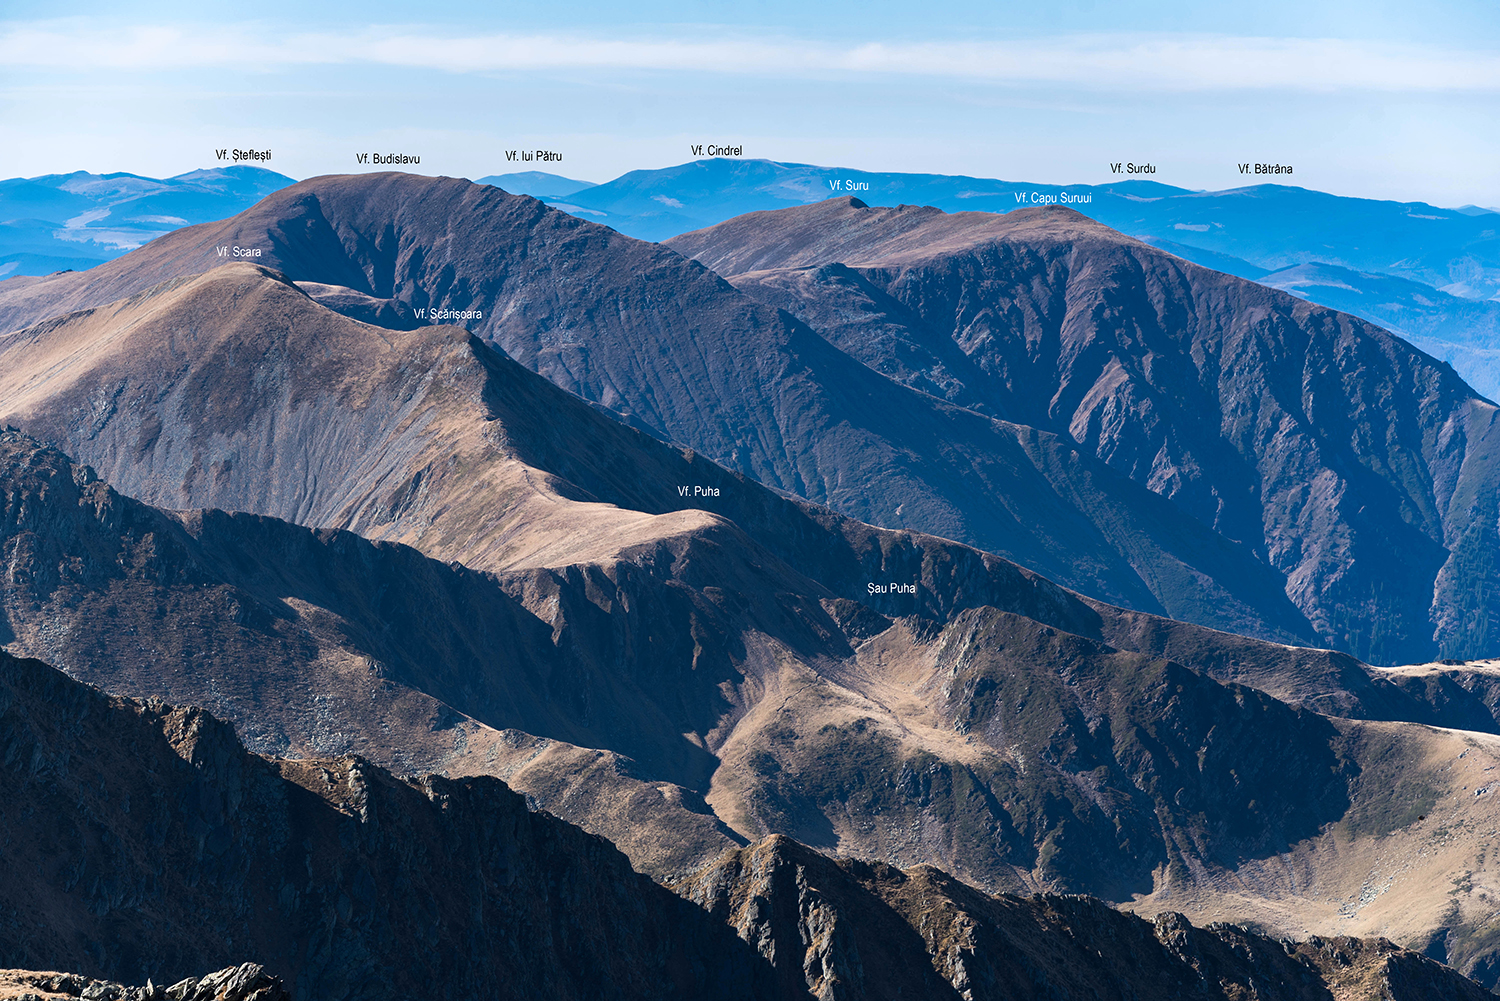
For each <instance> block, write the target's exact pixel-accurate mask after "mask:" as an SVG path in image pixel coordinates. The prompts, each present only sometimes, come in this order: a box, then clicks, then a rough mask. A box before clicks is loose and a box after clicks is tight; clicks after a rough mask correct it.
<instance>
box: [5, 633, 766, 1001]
mask: <svg viewBox="0 0 1500 1001" xmlns="http://www.w3.org/2000/svg"><path fill="white" fill-rule="evenodd" d="M0 748H3V765H0V797H3V799H4V802H5V803H6V809H5V810H4V811H3V813H0V844H3V845H4V846H5V847H4V851H5V866H4V875H3V877H0V965H4V966H7V967H13V968H20V969H25V968H31V969H37V968H42V969H45V968H49V967H52V968H55V967H58V966H62V967H64V968H68V969H72V970H77V971H79V972H80V973H81V974H82V975H84V976H86V977H89V978H105V979H108V980H110V981H117V982H122V983H144V982H146V981H147V980H148V978H149V979H150V980H152V981H157V982H161V983H180V981H181V980H182V978H184V977H186V976H188V974H189V972H190V971H193V970H201V969H204V968H210V969H212V968H214V967H218V966H220V965H221V964H224V963H225V962H226V961H227V957H230V956H239V957H251V958H252V959H253V961H254V962H256V963H259V964H261V965H262V966H264V967H265V969H267V970H269V971H271V972H272V973H273V974H275V975H276V976H278V977H280V978H281V979H282V980H283V981H284V982H285V983H286V984H287V986H288V988H289V989H290V990H291V993H292V994H293V995H294V996H295V997H296V998H298V999H318V1001H325V999H340V998H351V999H352V998H360V999H382V998H405V997H417V996H439V997H479V996H484V997H494V998H517V999H520V998H537V997H549V998H564V999H566V998H590V999H596V998H621V999H624V998H647V997H689V998H698V997H705V996H719V997H735V998H755V997H770V996H772V995H771V993H770V992H769V991H768V990H767V989H766V987H765V986H764V976H763V974H762V973H761V972H759V971H760V968H761V967H762V966H763V964H762V962H761V961H760V960H759V958H758V957H756V956H755V955H754V953H753V952H751V951H750V950H749V948H748V947H747V946H743V945H742V944H741V943H740V942H739V940H738V939H736V938H735V937H734V936H733V934H732V933H730V932H729V930H728V929H727V928H726V929H719V928H717V927H716V926H715V925H713V924H712V923H710V922H708V921H706V920H704V919H703V918H702V916H701V912H698V911H697V910H696V909H694V908H692V907H691V906H690V905H688V904H687V903H685V902H684V901H682V900H680V899H679V898H677V897H676V896H674V895H672V894H671V893H670V892H668V891H667V890H665V889H663V888H661V887H659V886H657V885H656V884H654V883H652V882H651V881H650V880H649V879H647V878H646V877H644V876H640V875H638V874H636V873H635V872H634V871H632V870H631V868H630V866H629V864H628V863H627V861H626V860H625V857H624V856H623V855H621V854H620V853H619V852H618V851H616V850H615V849H614V848H613V847H611V846H610V845H609V844H608V843H607V842H604V841H602V840H600V839H598V838H595V837H592V836H591V835H588V834H585V833H584V832H582V831H580V830H578V829H577V828H575V827H572V826H571V825H569V824H566V823H564V822H562V821H559V820H557V819H555V818H553V817H551V816H548V815H546V814H540V813H532V812H530V811H529V810H527V808H526V805H525V803H524V801H523V800H522V798H521V797H520V796H518V795H516V794H515V793H513V792H511V791H510V790H509V789H507V788H506V787H505V786H504V785H503V784H502V783H500V782H499V781H497V780H494V779H485V778H478V779H462V780H447V779H443V778H439V777H428V778H424V779H420V780H412V781H409V782H407V781H401V780H398V779H395V778H393V777H392V776H391V775H390V774H389V773H388V772H385V771H384V770H382V769H379V768H377V767H375V766H373V765H371V764H370V763H369V762H367V761H365V760H363V759H360V758H358V757H354V756H344V757H341V758H333V759H305V760H301V761H267V760H265V759H263V758H259V757H256V756H254V755H251V754H249V753H248V752H246V751H245V750H244V748H243V747H242V746H241V745H240V743H239V741H238V740H237V739H236V738H235V735H234V731H233V730H232V729H231V728H230V727H229V726H227V725H226V724H224V723H221V722H220V721H218V720H217V719H215V718H213V717H212V716H210V715H208V714H207V713H204V712H203V711H201V710H196V709H184V708H175V707H171V706H167V705H165V704H162V703H159V702H158V703H153V704H146V703H140V702H133V701H129V700H111V699H108V698H106V697H105V696H103V695H102V694H100V693H98V692H97V691H94V690H93V689H90V688H87V687H85V686H83V685H80V684H78V683H77V682H74V681H71V680H69V679H68V678H66V677H65V676H63V675H62V674H60V673H58V672H57V671H54V670H52V669H51V668H49V667H46V666H45V665H43V664H40V663H38V662H36V661H24V660H17V659H15V658H12V657H9V656H5V655H0ZM243 971H244V968H242V972H243ZM247 976H248V973H247V972H246V973H244V975H240V974H235V973H234V972H233V971H231V973H230V974H228V975H227V976H226V975H218V977H217V979H214V978H210V982H209V983H208V984H207V987H208V988H209V989H211V990H212V991H222V990H223V989H226V988H227V987H228V986H230V985H231V984H232V983H241V984H242V985H243V982H244V981H245V979H246V977H247ZM253 979H254V978H253V977H251V978H250V980H251V982H252V983H253ZM204 988H205V984H204V983H203V982H202V981H198V982H197V985H196V986H195V987H193V988H192V989H193V990H195V991H198V992H200V993H201V992H202V991H203V990H204ZM190 996H193V997H197V996H199V995H198V994H193V995H190ZM208 996H217V995H216V994H215V995H208Z"/></svg>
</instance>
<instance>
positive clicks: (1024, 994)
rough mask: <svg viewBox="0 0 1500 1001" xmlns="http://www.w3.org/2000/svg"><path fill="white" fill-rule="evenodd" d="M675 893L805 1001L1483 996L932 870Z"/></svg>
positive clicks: (782, 860)
mask: <svg viewBox="0 0 1500 1001" xmlns="http://www.w3.org/2000/svg"><path fill="white" fill-rule="evenodd" d="M675 888H676V889H677V890H678V892H679V893H682V894H684V895H685V896H687V897H688V898H689V899H691V900H694V901H696V902H698V903H699V904H700V905H701V906H703V907H704V908H705V909H706V910H708V911H709V912H710V913H712V914H714V915H715V916H717V917H720V918H721V919H723V920H726V921H728V922H729V923H730V924H732V925H733V926H734V927H735V929H736V930H737V931H738V932H739V934H740V937H741V938H744V939H746V940H748V941H753V942H758V943H762V945H761V949H762V951H763V952H765V951H770V950H769V949H768V947H770V949H774V950H775V953H774V954H775V955H777V956H780V955H782V954H784V953H787V952H790V953H791V954H792V955H793V956H794V957H796V956H798V955H799V954H802V955H805V959H804V960H803V969H804V970H805V971H806V974H805V981H806V982H807V984H808V986H809V987H812V988H813V990H814V993H815V994H817V995H818V996H819V997H870V998H877V997H878V998H896V997H902V998H905V997H923V998H944V999H948V998H954V999H956V998H966V999H971V1001H980V999H1001V998H1028V999H1030V998H1037V999H1040V998H1095V999H1099V1001H1105V999H1109V1001H1114V999H1121V1001H1124V999H1126V998H1174V997H1195V998H1219V997H1224V998H1242V997H1255V998H1265V999H1271V998H1287V999H1290V998H1327V997H1329V996H1333V997H1338V998H1362V997H1380V998H1389V999H1392V1001H1395V999H1399V998H1411V999H1413V1001H1416V999H1418V998H1423V999H1426V998H1431V999H1440V998H1466V999H1472V1001H1480V999H1481V998H1486V997H1489V996H1491V995H1488V994H1486V993H1485V992H1484V991H1483V990H1482V989H1481V988H1480V987H1479V986H1478V985H1476V984H1473V983H1472V982H1468V981H1462V980H1457V979H1456V978H1454V977H1453V975H1452V974H1451V972H1450V971H1448V970H1446V969H1444V968H1443V967H1442V966H1440V965H1438V964H1437V963H1434V962H1432V961H1431V960H1429V959H1426V958H1423V957H1420V956H1417V955H1415V954H1413V953H1410V952H1406V951H1404V950H1401V949H1398V948H1396V947H1394V946H1393V945H1391V943H1389V942H1386V941H1370V940H1363V941H1361V940H1359V939H1348V938H1339V939H1333V940H1325V939H1319V938H1313V939H1310V940H1308V941H1306V942H1302V943H1294V942H1291V941H1287V940H1282V941H1280V942H1276V941H1271V940H1268V939H1266V938H1263V937H1261V936H1259V935H1256V934H1254V933H1253V932H1250V931H1249V930H1247V929H1245V928H1239V927H1233V926H1227V925H1222V924H1219V925H1211V926H1209V927H1208V928H1206V929H1201V930H1200V929H1197V928H1194V927H1193V926H1192V925H1190V924H1188V923H1187V921H1186V920H1184V919H1183V917H1182V915H1180V914H1174V913H1171V912H1166V913H1163V914H1161V915H1159V916H1158V917H1157V918H1156V919H1155V921H1154V922H1153V923H1152V924H1146V923H1145V922H1143V921H1140V920H1138V919H1133V918H1130V917H1127V916H1125V915H1122V914H1120V913H1118V912H1116V911H1113V910H1111V909H1109V908H1108V907H1105V906H1103V905H1102V904H1101V903H1100V902H1099V901H1097V900H1093V899H1091V898H1088V897H1040V898H1032V899H1030V900H1023V899H1019V898H1016V897H1011V896H1006V897H999V898H996V897H988V896H985V895H984V894H981V893H977V892H975V891H974V890H973V889H972V888H971V887H968V886H965V885H964V884H962V883H960V882H958V881H957V880H954V879H952V878H951V877H950V876H948V875H947V874H946V873H943V872H941V871H939V870H936V869H932V868H929V867H925V866H923V867H917V868H914V869H911V870H907V871H904V872H903V871H902V870H900V869H896V868H894V867H892V866H888V865H883V864H879V863H877V864H873V865H872V864H868V863H864V862H859V861H854V860H847V859H846V860H840V861H838V862H834V861H832V860H830V859H827V858H823V857H822V856H819V855H818V854H816V853H815V852H811V851H809V850H807V849H806V848H804V847H803V846H801V845H799V844H797V843H796V842H793V841H790V840H788V839H785V838H768V839H766V840H765V841H763V842H761V843H759V844H757V845H754V846H753V847H750V848H745V849H742V850H738V851H734V852H729V853H726V854H725V856H724V857H723V858H721V859H719V860H718V861H716V862H715V863H714V864H713V865H712V866H708V867H706V868H705V869H704V870H702V871H701V872H699V873H695V874H694V875H693V876H691V877H689V878H687V879H684V880H682V881H680V882H679V883H677V884H676V885H675ZM873 943H878V944H879V945H880V946H881V948H879V949H872V948H871V947H870V946H871V944H873ZM856 945H857V946H858V947H859V948H858V951H857V952H856V950H855V949H854V948H853V947H854V946H856ZM924 947H925V951H926V953H927V954H928V955H929V956H931V957H932V961H931V967H928V966H927V965H926V964H923V963H922V962H921V958H922V956H921V952H922V950H923V948H924ZM777 972H778V973H779V974H781V975H782V976H783V977H784V979H783V981H782V982H783V983H784V984H787V986H788V987H792V986H794V985H793V984H792V983H791V981H792V979H793V978H792V977H789V976H787V973H789V972H791V971H787V970H786V969H785V967H784V966H780V967H779V968H778V971H777ZM934 973H936V974H937V976H933V974H934ZM795 986H800V985H795ZM820 988H821V990H820Z"/></svg>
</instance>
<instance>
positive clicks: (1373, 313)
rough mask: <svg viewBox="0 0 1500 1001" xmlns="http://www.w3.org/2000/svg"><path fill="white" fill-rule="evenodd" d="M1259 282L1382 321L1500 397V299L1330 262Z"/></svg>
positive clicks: (1479, 387)
mask: <svg viewBox="0 0 1500 1001" xmlns="http://www.w3.org/2000/svg"><path fill="white" fill-rule="evenodd" d="M1497 221H1500V220H1497ZM1175 252H1176V251H1174V253H1175ZM1198 263H1200V264H1208V262H1207V261H1199V262H1198ZM1210 266H1212V265H1210ZM1220 270H1224V269H1222V268H1221V269H1220ZM1255 280H1256V281H1258V282H1260V283H1261V284H1262V285H1269V286H1270V287H1271V288H1279V289H1281V290H1282V291H1284V292H1290V293H1291V294H1292V295H1295V296H1297V297H1299V298H1302V299H1308V300H1310V301H1312V302H1316V303H1319V304H1320V305H1324V306H1332V307H1333V308H1335V309H1341V310H1343V311H1344V312H1346V313H1353V314H1354V315H1355V316H1359V317H1363V318H1364V319H1366V320H1369V321H1370V322H1371V323H1378V324H1380V325H1381V326H1383V327H1385V328H1386V329H1387V330H1391V331H1394V332H1395V333H1398V334H1400V335H1401V336H1403V337H1405V338H1406V339H1407V340H1409V341H1411V342H1412V343H1413V344H1415V345H1416V346H1417V347H1419V348H1421V349H1422V350H1423V351H1426V352H1427V353H1428V354H1430V355H1432V356H1433V357H1435V358H1441V359H1442V360H1443V361H1445V362H1448V363H1449V364H1450V365H1452V366H1453V368H1454V370H1455V371H1457V372H1458V374H1459V375H1461V376H1463V377H1464V380H1465V381H1466V382H1468V384H1469V385H1471V386H1473V387H1474V388H1475V389H1477V390H1478V391H1479V392H1480V393H1482V394H1484V395H1485V396H1486V397H1488V398H1489V399H1491V400H1497V399H1500V301H1497V300H1493V299H1491V300H1489V301H1485V302H1479V301H1475V300H1473V299H1462V298H1459V297H1458V296H1454V295H1449V294H1447V293H1446V292H1440V291H1438V290H1437V289H1435V288H1433V287H1432V286H1430V285H1423V284H1421V283H1420V282H1414V281H1408V280H1406V279H1403V278H1393V277H1391V276H1389V275H1378V274H1367V273H1365V272H1360V271H1351V270H1350V269H1348V268H1340V267H1335V266H1334V265H1331V264H1299V265H1297V266H1296V267H1291V268H1284V269H1282V270H1280V271H1276V272H1273V273H1271V274H1267V275H1263V276H1261V277H1258V278H1256V279H1255Z"/></svg>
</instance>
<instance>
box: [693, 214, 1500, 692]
mask: <svg viewBox="0 0 1500 1001" xmlns="http://www.w3.org/2000/svg"><path fill="white" fill-rule="evenodd" d="M670 245H671V246H673V247H674V248H676V249H678V250H681V251H682V252H683V253H686V254H692V255H693V256H695V257H696V258H697V259H699V260H702V261H703V262H704V263H706V264H708V265H709V266H710V267H713V268H714V269H715V270H717V271H720V272H721V273H723V274H725V275H730V276H735V279H734V280H735V284H736V285H737V286H738V287H739V288H741V289H743V290H745V291H746V292H749V293H751V294H753V295H755V296H756V297H758V298H760V299H762V300H763V301H765V302H767V303H770V304H774V305H777V306H779V307H782V308H784V309H787V310H788V311H791V312H794V313H796V314H797V315H798V316H799V317H801V318H803V319H804V320H806V321H807V322H808V323H810V324H811V325H813V326H814V327H816V328H818V329H820V330H821V331H822V332H824V334H825V336H827V337H828V338H829V339H830V341H832V343H834V344H835V345H836V346H838V347H840V348H842V349H843V350H845V351H847V352H849V353H850V354H851V355H853V356H854V357H857V358H859V359H860V360H862V361H864V362H865V363H866V364H868V365H870V366H871V367H872V368H875V369H876V370H877V371H881V372H883V373H885V374H887V375H889V376H890V377H892V378H894V379H897V380H899V381H902V382H904V383H906V384H909V385H913V386H918V387H920V388H923V389H926V390H928V391H932V392H938V393H941V394H942V395H943V396H944V397H946V398H947V399H949V400H951V401H953V402H954V403H957V404H959V405H962V406H966V407H969V408H972V409H982V410H984V411H985V412H989V413H994V414H998V415H1000V416H1002V417H1004V418H1006V419H1009V420H1013V421H1017V422H1020V423H1024V424H1028V425H1031V426H1034V427H1039V428H1043V429H1047V430H1051V431H1054V432H1056V433H1058V434H1065V435H1068V436H1069V437H1071V438H1072V439H1073V440H1074V441H1076V442H1077V443H1078V444H1079V445H1080V446H1081V447H1082V448H1083V449H1085V450H1086V451H1089V452H1091V453H1093V454H1094V455H1096V456H1097V457H1098V458H1100V459H1102V460H1104V461H1105V462H1107V463H1109V464H1110V465H1111V466H1112V467H1113V468H1115V469H1116V470H1118V471H1119V472H1121V473H1123V474H1125V475H1127V476H1129V477H1131V478H1132V479H1134V480H1135V481H1136V482H1138V483H1140V484H1142V485H1143V486H1147V487H1149V488H1150V489H1152V490H1154V491H1156V492H1157V493H1159V494H1161V495H1162V496H1164V497H1167V498H1169V499H1171V501H1172V502H1173V504H1174V505H1175V506H1176V508H1177V509H1178V510H1179V511H1180V512H1182V513H1183V514H1186V515H1190V516H1192V518H1194V519H1196V520H1198V521H1199V522H1200V523H1201V524H1203V525H1204V526H1207V527H1211V528H1213V529H1214V530H1215V531H1217V532H1218V533H1220V534H1222V535H1224V536H1226V537H1228V538H1230V539H1234V540H1237V541H1239V542H1241V543H1243V544H1244V545H1246V546H1247V547H1249V548H1250V549H1251V550H1252V551H1254V552H1255V553H1256V554H1257V555H1258V556H1259V557H1261V558H1262V559H1264V560H1265V561H1266V562H1267V563H1268V564H1270V565H1271V566H1273V567H1275V569H1276V570H1277V571H1278V572H1279V574H1281V575H1283V583H1284V587H1285V591H1286V594H1287V596H1288V597H1289V598H1290V599H1291V600H1292V601H1293V602H1294V603H1295V604H1296V605H1297V606H1298V608H1299V609H1300V610H1301V611H1302V612H1303V614H1305V615H1306V616H1307V618H1308V620H1309V622H1310V623H1311V624H1312V626H1313V627H1314V628H1315V629H1316V630H1317V633H1318V635H1319V637H1320V638H1321V640H1322V642H1324V643H1327V644H1328V645H1330V646H1335V647H1338V648H1340V649H1345V650H1349V651H1351V652H1353V653H1355V654H1357V655H1359V656H1361V657H1363V658H1365V659H1369V660H1373V661H1376V662H1380V663H1401V662H1406V661H1415V660H1428V659H1431V658H1433V657H1434V656H1439V655H1441V656H1450V657H1475V656H1486V655H1489V654H1490V653H1491V652H1492V647H1493V646H1494V644H1495V643H1496V642H1497V639H1496V637H1495V635H1494V634H1493V632H1492V626H1491V623H1493V622H1495V621H1497V620H1496V616H1497V613H1500V605H1497V602H1500V588H1497V587H1496V581H1495V579H1494V576H1493V575H1494V571H1493V570H1492V569H1491V568H1490V566H1489V564H1488V562H1487V561H1486V560H1485V559H1484V558H1483V557H1481V556H1479V555H1478V554H1481V553H1484V552H1490V551H1493V550H1494V549H1495V547H1496V546H1497V545H1500V538H1496V519H1494V518H1492V517H1490V515H1489V512H1491V511H1493V510H1495V508H1496V503H1497V492H1500V465H1497V457H1496V454H1495V450H1496V448H1497V440H1500V439H1497V435H1496V410H1495V407H1494V406H1493V405H1492V404H1490V403H1488V402H1486V401H1483V400H1480V399H1477V398H1476V397H1475V396H1474V394H1473V393H1472V391H1471V390H1470V389H1469V388H1468V387H1467V386H1465V385H1464V384H1463V383H1462V382H1461V381H1460V380H1459V379H1458V378H1457V377H1456V376H1455V375H1454V374H1453V372H1452V370H1451V369H1449V368H1448V367H1447V366H1445V365H1442V364H1440V363H1437V362H1435V361H1434V360H1433V359H1431V358H1430V357H1428V356H1426V355H1423V354H1421V353H1420V352H1418V351H1416V350H1414V349H1412V348H1411V347H1409V346H1408V345H1407V344H1405V343H1404V342H1402V341H1401V340H1399V339H1397V338H1395V337H1392V336H1391V335H1389V334H1388V333H1386V332H1385V331H1383V330H1380V329H1379V328H1377V327H1372V326H1370V325H1369V324H1366V323H1364V322H1362V321H1359V320H1356V319H1354V318H1353V317H1349V316H1346V315H1344V314H1339V313H1334V312H1332V311H1329V310H1325V309H1321V308H1319V307H1315V306H1312V305H1310V304H1308V303H1305V302H1301V301H1298V300H1296V299H1294V298H1292V297H1290V296H1285V295H1282V294H1280V293H1277V292H1274V291H1272V290H1269V289H1266V288H1263V287H1261V286H1258V285H1256V284H1253V283H1251V282H1246V281H1242V280H1239V279H1235V278H1232V277H1230V276H1227V275H1221V274H1218V273H1215V272H1210V271H1207V270H1205V269H1202V268H1198V267H1196V266H1194V265H1191V264H1189V263H1187V262H1185V261H1182V260H1181V259H1179V258H1175V257H1172V256H1170V255H1167V254H1163V253H1161V252H1160V251H1157V250H1155V249H1153V248H1150V247H1147V246H1145V245H1143V244H1141V243H1138V242H1136V241H1134V240H1130V239H1128V238H1125V237H1123V236H1121V235H1120V234H1118V233H1115V232H1113V231H1111V230H1108V229H1105V228H1103V227H1101V226H1099V225H1097V224H1095V223H1092V222H1090V221H1088V220H1087V219H1084V218H1083V217H1081V216H1079V215H1077V214H1076V213H1072V212H1070V211H1068V210H1066V209H1062V208H1049V209H1037V210H1023V211H1018V212H1014V213H1011V214H1009V215H1007V216H1002V217H996V216H993V215H987V214H983V213H963V214H958V215H946V214H944V213H942V212H939V211H937V210H936V209H918V208H911V207H904V208H897V209H876V208H869V207H867V206H865V205H864V204H863V203H861V202H859V201H857V200H853V199H843V200H830V201H826V202H823V203H821V204H819V205H815V206H808V207H806V208H798V209H786V210H782V211H780V212H776V213H758V214H753V215H750V216H745V217H742V218H740V219H736V220H733V221H731V222H728V223H724V224H721V225H720V226H718V227H715V228H713V229H710V230H704V231H701V232H699V233H693V234H688V235H685V236H682V237H678V238H676V239H674V240H673V241H671V244H670Z"/></svg>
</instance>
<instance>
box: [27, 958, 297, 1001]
mask: <svg viewBox="0 0 1500 1001" xmlns="http://www.w3.org/2000/svg"><path fill="white" fill-rule="evenodd" d="M73 998H81V999H83V1001H291V995H290V994H289V993H287V989H286V987H285V986H283V985H282V983H281V980H280V979H279V978H277V977H274V976H272V975H271V974H269V973H267V972H266V971H265V970H264V969H263V968H262V967H260V966H257V965H256V964H254V963H243V964H241V965H239V966H231V967H227V968H225V969H222V970H220V971H218V972H217V973H210V974H208V975H207V976H203V977H185V978H183V979H182V980H179V981H178V982H177V983H175V984H172V985H171V986H170V987H163V986H161V985H159V984H153V983H151V982H150V981H149V980H148V981H147V982H146V986H144V987H127V986H125V985H124V984H117V983H114V982H112V981H109V980H93V979H90V978H89V977H84V976H80V975H79V974H76V973H41V972H36V971H32V970H0V999H4V1001H64V999H66V1001H71V999H73Z"/></svg>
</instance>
